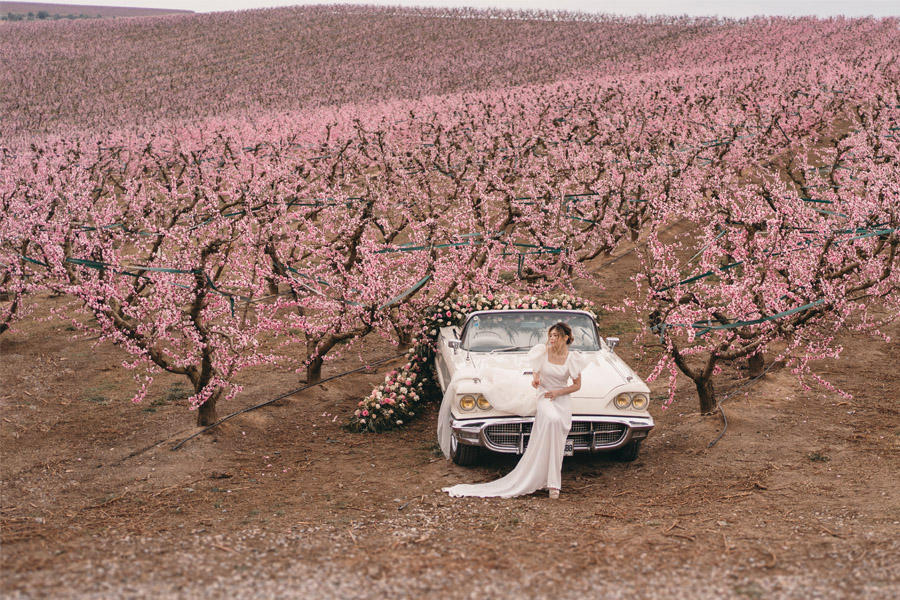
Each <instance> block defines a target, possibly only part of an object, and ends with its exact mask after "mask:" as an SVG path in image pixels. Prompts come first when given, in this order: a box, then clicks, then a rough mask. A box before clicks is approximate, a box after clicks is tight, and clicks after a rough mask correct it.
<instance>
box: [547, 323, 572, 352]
mask: <svg viewBox="0 0 900 600" xmlns="http://www.w3.org/2000/svg"><path fill="white" fill-rule="evenodd" d="M554 329H555V330H556V333H558V334H559V335H561V336H564V337H565V338H566V346H568V345H569V344H571V343H572V342H574V341H575V336H573V335H572V328H571V327H569V324H568V323H563V322H562V321H560V322H559V323H557V324H556V325H551V326H550V329H548V330H547V335H550V332H551V331H553V330H554Z"/></svg>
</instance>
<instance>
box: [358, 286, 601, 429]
mask: <svg viewBox="0 0 900 600" xmlns="http://www.w3.org/2000/svg"><path fill="white" fill-rule="evenodd" d="M592 307H593V302H591V301H590V300H585V299H583V298H578V297H575V296H570V295H568V294H545V295H541V296H507V295H500V294H490V293H488V294H480V293H479V294H475V295H471V296H469V295H466V296H456V297H454V298H451V299H448V300H444V301H443V302H441V303H439V304H437V305H436V306H434V307H432V308H431V309H430V310H428V311H427V313H426V314H427V316H426V317H425V318H424V319H422V325H421V330H420V332H419V334H418V335H417V336H416V337H415V338H414V339H413V344H412V347H411V348H410V349H409V351H408V352H407V357H408V360H407V362H406V364H404V365H403V366H402V367H400V368H399V369H396V370H393V371H391V372H389V373H388V374H387V375H385V377H384V383H381V384H380V385H377V386H376V387H375V389H373V390H372V393H370V394H369V395H368V396H366V397H365V398H364V399H362V400H360V401H359V404H358V408H357V409H356V410H355V411H354V413H353V415H352V416H351V417H350V419H349V420H348V422H347V425H346V427H347V429H348V430H350V431H353V432H357V433H359V432H364V431H371V432H375V433H380V432H383V431H389V430H391V429H397V428H398V427H402V426H403V425H404V423H407V422H408V421H409V420H410V419H412V418H413V417H415V415H416V413H415V411H416V410H417V409H418V407H419V405H420V404H422V403H423V402H424V401H425V400H426V399H427V397H428V396H430V395H432V394H430V393H429V389H428V388H429V386H430V387H431V388H432V389H433V388H434V387H435V382H434V380H433V379H432V377H431V375H432V373H431V369H430V367H429V365H430V362H431V360H432V359H433V358H434V352H435V347H436V343H437V337H438V333H439V332H440V328H441V327H453V326H458V325H462V324H463V323H464V322H465V320H466V317H468V315H469V313H471V312H474V311H477V310H515V309H528V308H538V309H550V310H553V309H558V310H584V311H587V312H589V313H591V314H594V311H593V308H592Z"/></svg>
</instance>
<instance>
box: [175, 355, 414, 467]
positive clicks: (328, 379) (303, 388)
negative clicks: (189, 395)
mask: <svg viewBox="0 0 900 600" xmlns="http://www.w3.org/2000/svg"><path fill="white" fill-rule="evenodd" d="M401 356H406V352H403V353H401V354H395V355H394V356H389V357H387V358H382V359H381V360H377V361H375V362H373V363H369V364H367V365H363V366H362V367H358V368H356V369H353V370H350V371H345V372H343V373H338V374H337V375H332V376H331V377H326V378H325V379H322V380H321V381H317V382H315V383H311V384H309V385H304V386H303V387H301V388H297V389H296V390H291V391H289V392H285V393H284V394H282V395H280V396H278V397H277V398H272V399H271V400H266V401H265V402H263V403H261V404H257V405H255V406H250V407H248V408H244V409H242V410H239V411H237V412H234V413H231V414H230V415H228V416H226V417H222V418H221V419H219V420H218V421H216V422H215V423H213V424H212V425H207V426H206V427H204V428H203V429H201V430H200V431H198V432H197V433H195V434H194V435H192V436H190V437H187V438H185V439H183V440H181V441H180V442H178V443H177V444H176V445H175V446H174V447H173V448H172V451H173V452H174V451H175V450H178V449H179V448H181V447H182V446H183V445H185V444H186V443H187V442H189V441H191V440H192V439H194V438H195V437H197V436H198V435H200V434H201V433H206V432H207V431H209V430H210V429H212V428H213V427H217V426H219V425H221V424H222V423H224V422H225V421H227V420H228V419H230V418H232V417H236V416H238V415H242V414H244V413H248V412H250V411H251V410H256V409H257V408H262V407H263V406H268V405H269V404H273V403H275V402H278V401H279V400H284V399H285V398H287V397H288V396H293V395H294V394H299V393H300V392H302V391H303V390H308V389H309V388H311V387H316V386H317V385H322V384H323V383H326V382H328V381H331V380H332V379H337V378H339V377H343V376H345V375H350V374H351V373H358V372H359V371H365V370H367V369H369V368H371V367H374V366H376V365H380V364H382V363H386V362H388V361H391V360H394V359H395V358H400V357H401Z"/></svg>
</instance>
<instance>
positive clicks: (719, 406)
mask: <svg viewBox="0 0 900 600" xmlns="http://www.w3.org/2000/svg"><path fill="white" fill-rule="evenodd" d="M776 362H777V361H772V364H770V365H769V366H768V367H766V370H765V371H763V372H762V373H760V374H759V375H757V376H756V377H754V378H753V379H750V380H748V381H747V382H745V383H744V384H742V385H740V386H739V387H737V388H735V389H733V390H731V391H730V392H728V393H727V394H725V396H723V397H722V399H721V400H719V401H718V402H717V403H716V408H718V409H719V412H720V413H722V421H723V422H724V423H725V425H724V426H723V427H722V432H721V433H720V434H719V436H718V437H717V438H716V439H714V440H713V441H711V442H710V443H709V444H707V445H706V448H707V449H709V448H712V447H713V446H715V445H716V442H718V441H719V440H721V439H722V436H723V435H725V432H726V431H728V417H726V416H725V411H724V410H722V403H723V402H725V401H726V400H728V398H730V397H731V396H733V395H734V394H736V393H738V392H739V391H741V390H742V389H744V388H746V387H750V386H751V385H753V384H754V383H756V382H757V381H759V380H760V379H762V378H763V377H765V376H766V373H768V372H769V371H770V370H771V369H772V367H774V366H775V363H776Z"/></svg>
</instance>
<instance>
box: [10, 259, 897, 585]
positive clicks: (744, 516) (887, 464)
mask: <svg viewBox="0 0 900 600" xmlns="http://www.w3.org/2000/svg"><path fill="white" fill-rule="evenodd" d="M624 262H627V261H623V263H624ZM621 268H625V267H621ZM617 271H618V272H617ZM622 275H623V273H622V271H621V270H620V267H619V265H617V266H616V268H615V269H614V270H611V271H610V273H609V275H607V276H605V278H606V279H607V280H608V281H607V283H608V284H609V283H612V282H613V281H617V280H618V281H621V277H622ZM582 291H583V292H584V294H586V295H589V296H590V295H593V296H594V298H595V299H596V300H598V301H602V300H608V299H609V298H611V297H612V298H613V299H615V296H616V295H617V294H621V293H623V291H622V286H621V285H618V286H616V285H608V287H607V291H606V292H603V293H602V294H601V293H600V292H598V291H597V290H596V289H594V288H589V287H586V286H585V287H584V288H583V290H582ZM60 302H62V301H61V300H59V299H52V298H42V299H40V301H39V303H38V306H37V308H36V313H35V316H45V315H47V314H48V311H49V309H50V308H51V307H52V306H53V305H54V304H57V303H60ZM602 325H603V327H604V328H605V329H606V330H607V331H608V332H609V334H610V335H615V334H618V335H619V336H620V337H622V338H623V343H622V344H621V345H620V346H619V349H618V352H619V354H620V355H621V356H622V357H623V358H624V359H625V360H627V361H628V362H630V363H631V364H632V365H633V366H634V367H635V369H636V370H637V371H638V372H639V374H641V375H647V374H648V373H649V371H650V368H651V365H652V357H651V356H649V355H647V356H645V357H644V358H643V359H641V355H640V352H639V351H638V350H639V349H638V348H637V347H636V346H635V345H634V343H633V340H634V334H635V331H636V327H635V326H634V325H633V324H630V323H628V322H627V321H626V320H624V318H623V317H621V316H620V315H615V314H608V315H604V316H603V318H602ZM889 333H891V334H892V336H893V339H894V340H895V341H891V342H890V343H885V342H876V341H873V340H872V339H870V338H859V337H855V336H852V335H849V334H847V335H844V336H843V339H842V341H843V344H844V347H845V351H844V354H843V356H842V357H841V359H840V360H835V361H830V362H828V363H827V364H823V365H822V369H821V370H822V372H823V373H825V374H826V376H827V377H829V378H831V380H832V381H833V382H834V383H835V384H837V385H838V386H840V387H842V388H843V389H845V390H846V391H848V392H850V393H852V394H853V395H854V399H853V400H852V401H848V400H845V399H843V398H842V397H840V396H839V395H837V394H834V393H832V392H828V391H826V390H823V389H822V388H813V389H811V390H803V389H802V386H800V385H799V384H798V382H797V380H796V377H795V376H794V375H792V374H791V373H790V372H789V370H788V369H780V370H778V369H773V370H772V371H770V372H769V373H768V374H767V375H766V377H765V378H764V379H763V380H761V381H760V382H758V383H755V384H754V385H752V386H749V387H745V388H743V389H741V390H739V391H737V392H736V393H734V394H733V395H731V396H730V397H729V398H728V399H727V400H726V401H725V403H724V405H723V408H724V411H725V413H726V415H727V418H728V427H727V431H726V432H725V435H724V436H723V437H722V438H721V440H720V441H719V442H718V443H716V444H715V445H713V446H712V447H708V445H709V443H710V442H712V441H713V440H714V439H715V438H716V437H717V436H718V435H719V433H720V432H721V430H722V418H721V417H720V416H710V417H702V416H700V415H699V414H698V412H697V399H696V395H695V393H694V391H693V389H692V387H691V386H689V385H687V384H684V385H682V386H681V388H680V391H679V393H678V396H677V399H676V402H675V403H674V404H673V405H672V406H671V407H670V408H668V409H666V410H663V409H662V408H661V406H660V402H659V401H656V402H655V406H654V407H652V408H651V410H652V412H653V414H654V418H655V419H656V420H657V427H656V429H655V430H654V431H653V433H651V436H650V437H649V439H648V440H647V441H646V443H645V444H644V446H643V449H642V451H641V452H642V453H641V456H640V457H639V458H638V460H637V461H635V462H633V463H630V464H621V463H615V462H610V461H608V460H605V459H604V458H602V457H599V458H598V457H586V456H578V457H575V458H572V459H567V462H566V463H565V465H564V470H563V486H564V489H563V494H562V498H561V499H560V500H558V501H550V500H549V499H548V498H547V497H546V494H545V493H543V494H541V493H538V494H534V495H531V496H527V497H523V498H517V499H513V500H501V499H451V498H449V497H447V496H446V495H445V494H444V493H442V492H440V491H439V490H440V488H441V487H443V486H445V485H450V484H454V483H459V482H476V481H483V480H489V479H492V478H495V477H497V476H498V474H503V473H505V472H507V471H509V470H510V469H511V468H512V467H513V465H514V464H515V457H509V456H497V457H494V458H493V459H490V460H488V461H486V462H485V463H484V465H483V466H480V467H478V468H462V467H457V466H455V465H453V464H452V463H451V462H448V461H445V460H444V459H443V457H442V456H440V455H439V451H438V450H437V446H436V443H435V434H434V430H435V425H436V418H437V406H436V405H435V406H432V407H430V408H429V409H427V410H425V411H424V414H423V415H422V416H421V417H420V418H419V419H418V420H416V421H415V422H414V423H412V424H411V426H410V427H409V428H408V429H406V430H404V431H400V432H394V433H388V434H382V435H357V434H349V433H346V432H344V431H343V430H342V429H341V422H342V420H343V419H344V417H345V416H346V415H347V414H348V412H349V411H350V410H351V409H352V408H353V407H354V406H355V404H356V402H357V400H358V398H359V397H361V396H362V395H363V394H365V393H366V392H368V390H369V389H371V386H372V385H373V384H375V383H377V382H378V381H380V380H381V378H382V374H381V372H375V373H371V374H364V373H361V374H356V375H351V376H348V377H346V378H344V379H339V380H336V381H334V382H330V383H327V384H325V385H324V386H322V387H319V388H314V389H311V390H308V391H306V392H303V393H302V394H299V395H297V396H294V397H291V398H288V399H286V400H284V401H281V402H279V403H278V404H277V405H273V406H269V407H267V408H264V409H261V410H258V411H254V412H251V413H247V414H245V415H242V416H240V417H238V418H235V419H232V420H231V421H229V422H228V423H226V424H224V425H222V426H220V427H218V428H217V429H214V430H213V433H211V434H204V435H202V436H200V437H198V438H196V439H194V440H192V441H190V442H188V443H187V444H186V445H185V446H184V447H183V448H182V449H180V450H178V451H175V452H173V451H172V450H171V448H172V446H174V445H175V444H176V443H177V442H178V441H180V440H182V439H184V438H185V437H187V436H188V435H190V434H191V433H193V432H195V431H196V429H195V428H194V427H193V420H194V414H193V413H190V412H188V410H187V408H186V403H185V400H184V396H185V388H184V387H183V385H182V384H181V382H180V381H179V380H178V379H177V378H174V377H160V378H158V379H157V381H156V382H155V383H154V386H153V389H152V390H151V394H150V396H149V397H148V398H147V400H146V401H145V402H144V403H142V404H139V405H133V404H132V403H130V402H129V398H130V397H131V394H132V393H133V391H134V389H135V383H134V381H133V380H132V379H131V375H130V373H129V372H127V371H125V370H124V369H123V368H122V367H121V366H120V365H121V362H122V360H123V358H125V356H124V354H123V353H122V351H121V350H119V349H117V348H115V347H113V346H111V345H109V344H99V345H97V344H96V343H95V342H92V341H90V340H83V339H81V340H74V339H73V337H72V336H73V335H74V334H73V332H72V331H70V330H67V328H66V326H65V324H62V323H60V322H59V321H53V320H44V321H35V320H30V321H29V322H26V323H22V324H20V326H19V331H18V332H12V333H7V334H4V335H3V336H2V337H0V407H2V413H0V416H2V420H0V442H2V459H3V460H2V467H0V478H2V482H0V484H2V513H0V516H2V532H0V541H2V547H0V548H2V570H0V576H2V584H0V585H2V587H0V592H2V595H3V596H4V597H6V598H44V597H53V598H66V597H77V598H122V597H128V598H140V597H200V596H203V597H212V598H231V597H260V598H268V597H272V598H276V597H278V598H283V597H336V598H373V597H401V598H402V597H423V596H425V597H429V596H430V597H442V598H443V597H447V598H470V597H471V598H480V597H492V596H493V597H547V598H575V597H584V596H585V594H589V596H588V597H603V598H804V599H806V598H900V489H898V487H900V486H898V481H900V477H898V475H900V453H898V450H900V393H898V391H897V390H898V389H900V373H898V371H900V368H898V360H897V359H898V357H900V343H898V342H897V341H896V340H898V339H900V325H898V324H894V325H892V326H891V327H890V328H889ZM394 352H395V350H394V348H392V347H391V346H389V345H388V344H387V343H384V342H381V341H378V340H377V339H374V338H373V339H372V340H371V341H366V343H365V344H364V345H363V346H361V347H360V352H359V353H361V354H362V356H363V357H364V358H365V359H366V360H375V359H377V358H381V357H385V356H389V355H391V354H392V353H394ZM359 353H357V352H351V353H348V354H347V355H346V356H345V357H343V358H341V359H339V360H337V361H335V362H332V363H329V364H328V366H327V367H326V369H327V370H328V371H329V372H330V373H336V372H340V371H344V370H348V369H351V368H354V367H357V366H359V365H360V358H359ZM382 372H383V371H382ZM326 374H327V373H326ZM242 380H243V382H244V383H245V384H246V386H247V387H246V390H245V391H244V393H242V394H241V395H240V396H239V397H238V398H236V399H234V400H233V401H230V402H228V403H225V404H223V405H222V406H221V407H220V415H224V414H227V413H229V412H232V411H234V410H238V409H240V408H242V407H244V406H249V405H252V404H256V403H258V402H261V401H264V400H266V399H268V398H271V397H274V396H277V395H278V394H280V393H282V392H284V391H286V390H289V389H292V388H296V387H298V376H297V375H296V374H293V373H274V372H271V371H263V370H257V371H254V372H248V373H245V374H244V375H243V377H242ZM744 383H746V379H741V372H740V371H739V370H732V371H727V372H726V373H725V374H724V375H723V378H722V379H720V381H719V388H720V390H721V392H722V393H723V394H724V393H726V392H727V391H728V390H733V389H736V388H738V387H739V386H741V385H743V384H744ZM652 387H653V388H654V394H655V395H661V394H664V393H665V389H664V384H662V383H657V384H654V385H653V386H652Z"/></svg>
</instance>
